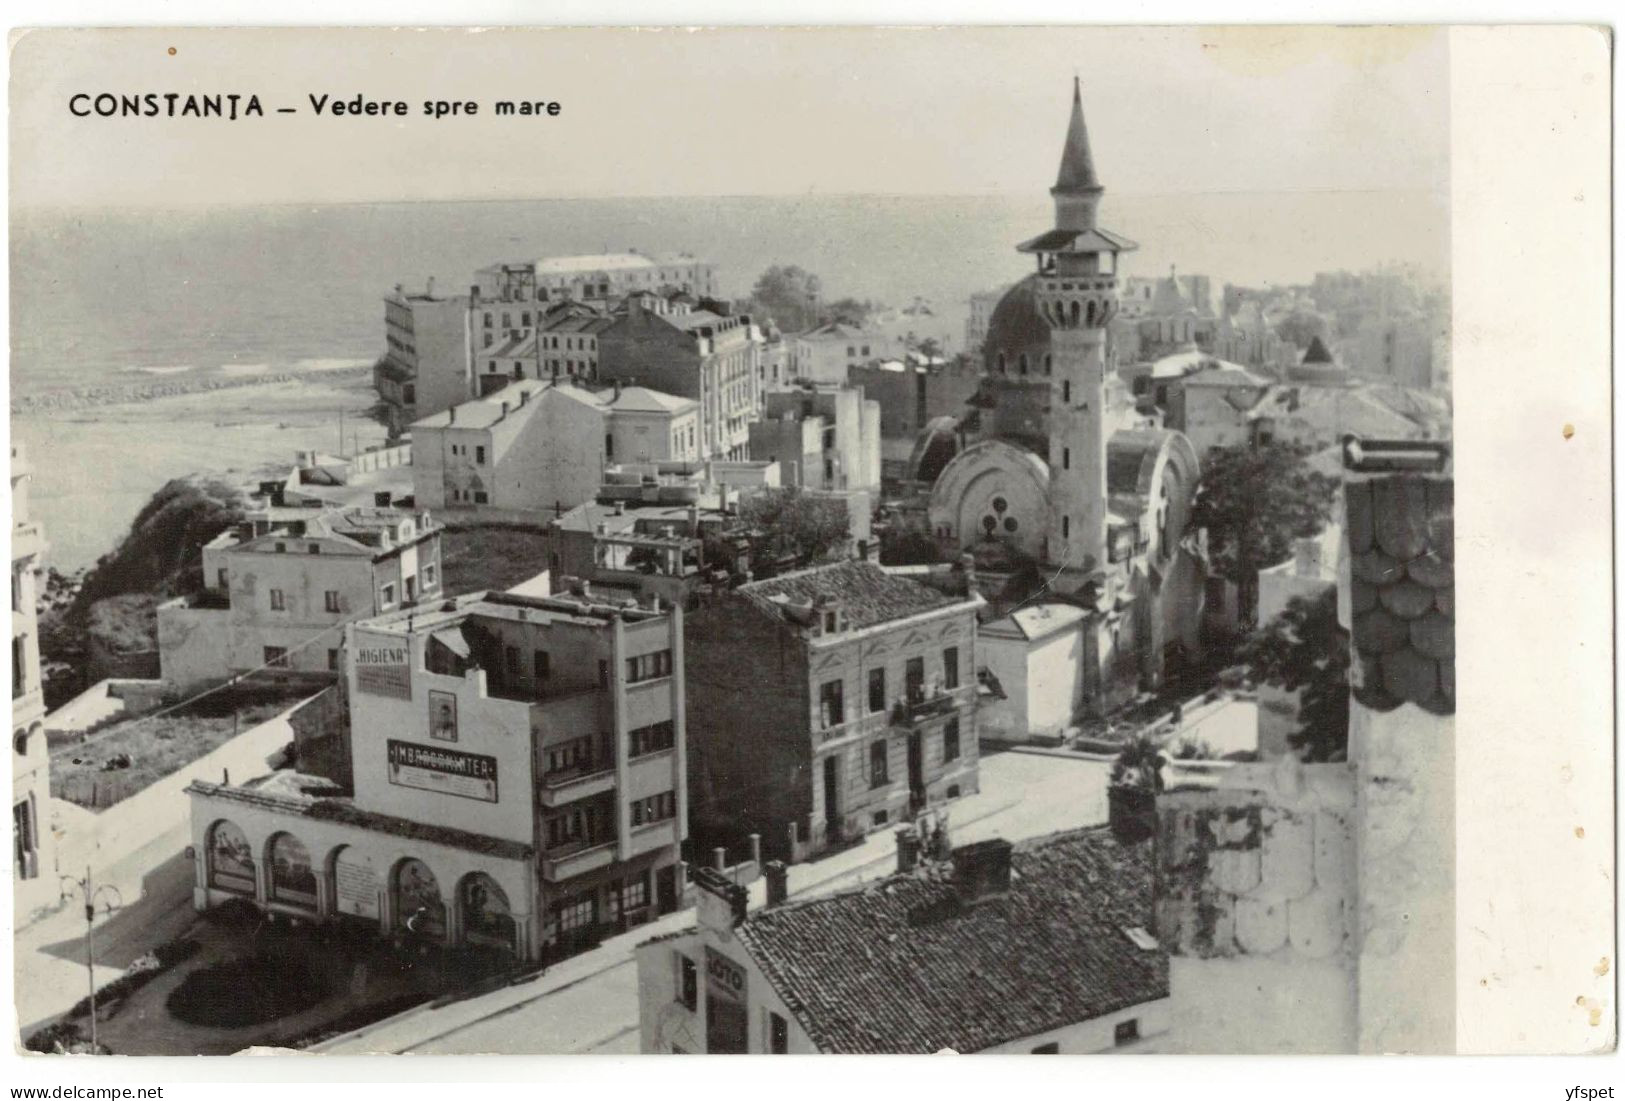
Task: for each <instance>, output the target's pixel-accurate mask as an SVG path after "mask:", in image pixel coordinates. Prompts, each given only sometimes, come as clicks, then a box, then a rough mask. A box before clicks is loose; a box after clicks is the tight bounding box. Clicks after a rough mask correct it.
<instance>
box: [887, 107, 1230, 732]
mask: <svg viewBox="0 0 1625 1101" xmlns="http://www.w3.org/2000/svg"><path fill="white" fill-rule="evenodd" d="M1104 192H1105V189H1104V188H1103V187H1102V186H1101V184H1100V180H1099V178H1098V176H1097V175H1096V172H1095V164H1094V158H1093V155H1092V154H1091V152H1090V148H1089V132H1088V129H1087V127H1086V126H1085V124H1084V118H1083V100H1082V93H1081V89H1080V88H1079V87H1078V85H1077V83H1076V82H1074V86H1073V97H1072V115H1071V120H1070V123H1069V125H1068V127H1067V133H1066V143H1065V146H1064V148H1063V150H1062V154H1061V167H1060V172H1059V175H1058V176H1057V178H1056V181H1055V186H1054V187H1052V188H1051V189H1050V194H1051V196H1052V197H1053V198H1054V202H1055V228H1053V229H1051V230H1049V231H1048V232H1046V233H1043V234H1040V235H1039V236H1037V237H1035V238H1033V239H1032V240H1030V241H1026V242H1024V243H1022V244H1021V245H1018V246H1017V248H1018V251H1020V252H1023V253H1026V254H1028V255H1031V256H1033V257H1034V258H1035V260H1036V266H1037V270H1036V271H1035V272H1034V273H1033V274H1032V275H1029V276H1028V277H1026V278H1025V279H1023V280H1021V281H1020V282H1019V283H1017V284H1016V285H1015V286H1014V287H1012V288H1011V289H1010V290H1009V291H1008V292H1007V293H1006V294H1005V295H1004V297H1003V299H1001V300H1000V302H999V304H998V306H997V307H996V308H995V309H994V310H993V313H992V315H991V316H990V318H989V321H988V330H987V337H986V340H985V342H984V344H983V356H984V369H985V374H986V378H985V380H984V383H983V386H982V388H981V390H980V391H979V392H978V395H977V397H976V398H974V399H972V400H973V404H975V405H976V406H977V408H976V409H974V410H973V411H972V413H971V415H970V416H969V417H967V418H964V419H962V420H961V421H960V422H959V423H958V424H956V425H944V424H934V425H932V426H928V427H927V429H926V431H925V433H924V434H923V437H922V441H921V446H920V447H917V448H916V456H917V458H918V457H921V456H922V453H924V452H931V451H933V449H934V450H935V461H934V462H932V463H931V465H932V466H933V467H936V468H938V470H939V471H940V472H937V473H936V478H935V482H934V485H933V487H932V490H931V496H930V503H929V518H930V523H931V527H932V530H933V531H934V533H935V534H936V536H937V538H938V540H939V541H940V542H942V543H943V544H944V545H945V546H948V547H952V548H954V549H956V550H963V551H967V552H969V553H971V554H972V555H973V556H976V557H982V556H984V555H987V554H988V552H990V551H991V552H998V553H1002V554H1004V555H1007V556H1014V557H1019V558H1021V559H1025V560H1027V561H1031V562H1033V563H1034V564H1036V565H1037V566H1038V567H1039V569H1040V570H1041V571H1042V575H1043V577H1044V579H1045V581H1046V583H1047V590H1048V591H1047V596H1048V598H1050V599H1054V600H1060V601H1065V602H1067V603H1071V604H1074V605H1077V606H1080V607H1082V608H1084V609H1086V610H1087V611H1088V612H1089V613H1090V614H1089V616H1088V618H1087V621H1086V624H1085V629H1084V631H1083V649H1084V653H1083V655H1082V664H1083V680H1084V686H1083V687H1084V691H1083V709H1084V712H1085V713H1086V714H1091V715H1097V716H1098V715H1102V714H1105V713H1107V712H1110V711H1112V710H1114V709H1116V708H1117V707H1120V706H1122V705H1123V704H1125V703H1127V702H1129V701H1130V700H1131V699H1132V698H1133V696H1134V695H1135V694H1136V693H1137V692H1139V691H1143V690H1147V689H1155V688H1156V687H1157V686H1159V685H1160V684H1161V683H1163V680H1164V678H1165V677H1166V676H1167V674H1168V673H1169V672H1170V670H1171V669H1172V668H1173V667H1174V666H1175V665H1177V664H1179V663H1181V662H1183V661H1185V660H1187V659H1189V658H1191V657H1194V656H1195V654H1196V653H1197V651H1198V648H1199V645H1200V630H1199V628H1200V623H1201V616H1202V609H1203V598H1204V593H1205V591H1206V581H1207V570H1206V566H1205V556H1204V554H1203V552H1202V549H1201V546H1200V540H1199V537H1198V536H1197V533H1194V532H1192V531H1191V530H1190V529H1189V518H1190V510H1191V501H1192V497H1193V495H1194V493H1195V490H1196V483H1197V477H1198V475H1199V473H1200V463H1199V461H1198V458H1197V453H1196V450H1195V448H1193V447H1192V445H1191V442H1190V440H1188V439H1187V438H1186V437H1185V436H1184V435H1183V434H1182V433H1179V432H1175V431H1171V430H1168V429H1165V428H1162V427H1160V421H1159V420H1158V419H1157V417H1156V415H1155V414H1154V413H1151V414H1147V413H1145V412H1142V411H1140V410H1137V409H1136V406H1135V400H1134V397H1133V395H1132V394H1131V393H1130V392H1129V388H1128V387H1127V385H1125V384H1124V382H1123V381H1122V380H1121V379H1120V378H1119V377H1118V374H1117V372H1116V371H1115V370H1113V369H1111V367H1110V365H1109V361H1108V350H1107V329H1108V326H1109V325H1110V323H1111V321H1112V319H1113V318H1114V317H1115V316H1116V315H1117V314H1118V312H1119V302H1118V290H1117V286H1118V284H1117V274H1118V260H1119V257H1120V256H1121V255H1122V254H1123V253H1126V252H1129V251H1131V250H1133V249H1134V248H1135V245H1134V243H1133V242H1132V241H1129V240H1128V239H1127V238H1124V237H1122V236H1120V235H1118V234H1116V233H1113V232H1111V231H1109V230H1107V229H1104V228H1102V227H1101V226H1099V225H1098V224H1097V220H1096V215H1097V212H1098V210H1099V207H1100V201H1101V197H1102V196H1103V194H1104ZM967 426H968V427H969V428H970V429H972V430H974V442H972V436H971V434H970V432H969V431H967ZM950 456H951V457H950Z"/></svg>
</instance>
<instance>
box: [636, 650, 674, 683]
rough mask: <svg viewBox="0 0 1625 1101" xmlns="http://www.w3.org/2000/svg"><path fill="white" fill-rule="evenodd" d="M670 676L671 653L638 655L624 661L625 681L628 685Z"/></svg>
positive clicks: (665, 651) (668, 651)
mask: <svg viewBox="0 0 1625 1101" xmlns="http://www.w3.org/2000/svg"><path fill="white" fill-rule="evenodd" d="M669 676H671V651H670V650H656V651H655V652H654V653H652V654H639V655H638V656H637V657H635V658H627V659H626V679H627V682H628V683H629V684H637V683H638V682H639V681H645V680H654V679H655V678H656V677H669Z"/></svg>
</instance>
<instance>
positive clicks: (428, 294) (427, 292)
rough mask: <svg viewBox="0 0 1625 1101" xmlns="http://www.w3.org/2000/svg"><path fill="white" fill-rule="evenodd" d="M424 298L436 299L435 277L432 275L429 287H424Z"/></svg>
mask: <svg viewBox="0 0 1625 1101" xmlns="http://www.w3.org/2000/svg"><path fill="white" fill-rule="evenodd" d="M423 296H424V297H425V298H433V297H434V276H432V275H431V276H429V282H428V285H427V286H426V287H424V289H423Z"/></svg>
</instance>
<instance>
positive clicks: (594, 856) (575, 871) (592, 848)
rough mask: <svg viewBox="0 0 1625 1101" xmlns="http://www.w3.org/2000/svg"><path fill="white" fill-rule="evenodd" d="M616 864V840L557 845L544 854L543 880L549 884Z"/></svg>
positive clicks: (598, 839)
mask: <svg viewBox="0 0 1625 1101" xmlns="http://www.w3.org/2000/svg"><path fill="white" fill-rule="evenodd" d="M614 862H615V838H613V837H611V838H609V839H608V840H604V839H602V838H595V839H593V840H592V841H577V842H573V843H571V844H569V845H556V846H553V847H550V848H549V849H547V851H546V852H544V853H543V854H542V878H543V879H545V880H547V881H548V882H549V883H558V882H560V881H562V880H566V879H573V878H575V877H576V876H578V875H583V874H585V873H587V872H591V871H595V870H597V869H599V868H605V867H608V866H609V865H610V864H612V863H614Z"/></svg>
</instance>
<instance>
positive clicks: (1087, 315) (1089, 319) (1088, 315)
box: [1083, 300, 1095, 328]
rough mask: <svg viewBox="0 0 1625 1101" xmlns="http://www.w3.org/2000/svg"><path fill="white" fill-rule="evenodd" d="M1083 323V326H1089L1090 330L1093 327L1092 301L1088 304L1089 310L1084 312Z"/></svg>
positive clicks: (1093, 308) (1093, 306) (1093, 310)
mask: <svg viewBox="0 0 1625 1101" xmlns="http://www.w3.org/2000/svg"><path fill="white" fill-rule="evenodd" d="M1083 323H1084V324H1085V325H1087V326H1089V327H1090V328H1093V327H1094V324H1095V304H1094V302H1093V301H1092V300H1091V301H1090V303H1089V308H1088V309H1087V310H1085V311H1084V320H1083Z"/></svg>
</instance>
